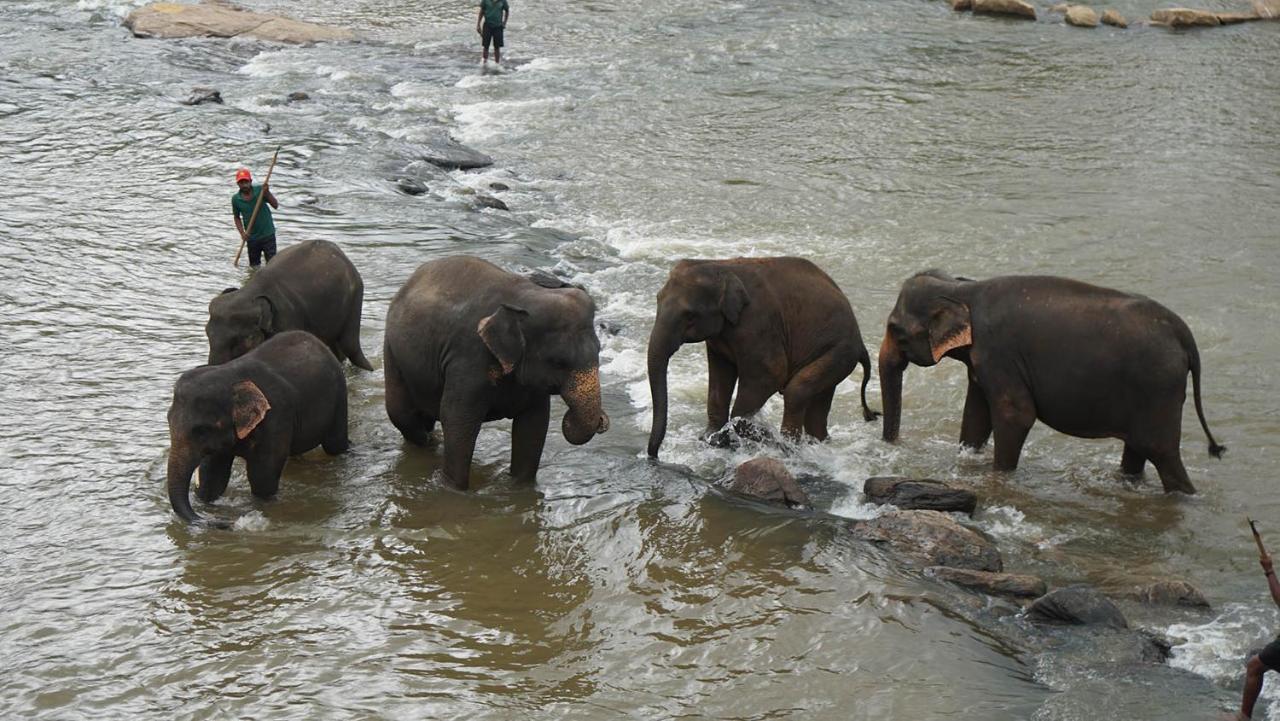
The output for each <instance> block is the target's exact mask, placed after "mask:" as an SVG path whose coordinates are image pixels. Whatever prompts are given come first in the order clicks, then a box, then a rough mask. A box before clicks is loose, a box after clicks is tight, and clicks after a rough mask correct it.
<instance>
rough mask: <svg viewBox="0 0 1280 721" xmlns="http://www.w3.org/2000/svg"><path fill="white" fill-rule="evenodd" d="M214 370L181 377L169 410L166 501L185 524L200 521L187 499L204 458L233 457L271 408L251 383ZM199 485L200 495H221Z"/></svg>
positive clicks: (208, 368) (200, 369)
mask: <svg viewBox="0 0 1280 721" xmlns="http://www.w3.org/2000/svg"><path fill="white" fill-rule="evenodd" d="M217 370H218V368H217V367H213V366H205V367H204V368H197V369H196V370H193V371H189V372H187V373H185V374H183V376H182V377H181V378H179V379H178V383H177V385H176V386H174V390H173V404H172V405H170V406H169V468H168V478H167V485H168V490H169V503H170V505H172V506H173V510H174V512H175V513H177V514H178V516H180V517H181V518H182V519H183V520H185V521H187V522H189V523H198V522H202V520H203V519H201V518H200V516H199V515H197V514H196V512H195V510H193V509H192V508H191V500H190V497H189V495H190V491H191V476H192V474H193V473H194V472H195V469H196V467H197V466H199V465H200V462H201V461H202V460H203V459H205V458H208V457H210V456H213V455H221V454H229V453H231V452H232V451H233V449H234V448H235V445H236V443H237V442H239V441H242V440H244V439H245V438H247V437H248V436H249V434H250V433H252V432H253V430H254V429H255V428H257V427H258V424H259V423H261V422H262V420H263V419H264V418H265V417H266V415H267V413H268V411H270V410H271V404H270V403H269V402H268V401H267V398H266V396H265V395H263V393H262V390H261V389H260V388H258V386H257V384H255V383H254V382H253V381H251V380H239V381H234V382H231V383H228V382H226V381H227V379H226V378H225V374H223V373H218V372H216V371H217ZM203 481H204V479H202V483H201V488H200V490H199V493H200V494H201V496H202V497H203V498H205V499H206V500H211V499H213V498H216V497H217V496H218V495H220V494H221V493H222V490H223V489H222V488H212V487H209V486H208V485H207V484H206V483H204V482H203ZM215 525H224V524H215Z"/></svg>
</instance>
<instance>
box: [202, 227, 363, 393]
mask: <svg viewBox="0 0 1280 721" xmlns="http://www.w3.org/2000/svg"><path fill="white" fill-rule="evenodd" d="M363 304H364V281H363V280H362V279H361V278H360V273H359V272H357V271H356V267H355V266H354V265H352V264H351V261H350V260H348V259H347V256H346V255H345V254H344V253H343V252H342V250H341V249H339V248H338V246H337V245H335V244H333V243H330V242H329V241H327V240H305V241H303V242H301V243H298V244H297V245H293V246H290V247H288V248H285V249H284V250H283V251H281V252H280V254H279V255H277V256H276V257H275V258H274V259H273V260H272V261H271V262H270V263H268V264H267V266H266V267H265V268H263V269H262V270H260V271H258V272H257V274H255V275H254V276H253V277H252V278H250V279H249V282H247V283H245V284H244V287H243V288H238V289H237V288H228V289H226V290H224V291H222V294H221V295H219V296H217V297H215V298H214V299H213V300H212V301H210V302H209V322H208V323H207V324H205V327H204V332H205V335H207V336H208V337H209V362H210V363H226V362H227V361H229V360H231V359H232V358H235V357H236V356H239V355H243V354H245V353H247V352H248V351H249V350H250V349H251V348H253V347H254V346H256V345H258V344H259V343H261V342H262V341H264V340H266V339H267V338H270V337H271V336H273V335H275V334H276V333H280V332H283V331H286V330H305V331H307V332H309V333H313V334H315V336H316V337H317V338H319V339H320V340H322V341H324V342H325V344H326V345H328V346H329V348H330V349H332V350H333V354H334V355H335V356H337V357H338V358H339V359H341V358H343V357H346V358H350V359H351V362H352V363H353V364H354V365H356V366H357V367H360V368H363V369H365V370H373V366H372V365H371V364H370V363H369V360H368V359H367V358H365V357H364V351H362V350H360V312H361V307H362V306H363Z"/></svg>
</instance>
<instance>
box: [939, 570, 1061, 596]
mask: <svg viewBox="0 0 1280 721" xmlns="http://www.w3.org/2000/svg"><path fill="white" fill-rule="evenodd" d="M925 573H926V574H928V575H930V576H933V577H934V578H937V579H941V580H943V581H949V582H951V583H954V584H956V585H957V586H964V587H965V588H973V589H977V590H979V591H982V592H983V593H988V594H991V595H993V596H1015V597H1019V598H1035V597H1037V596H1043V595H1044V593H1045V591H1047V590H1048V586H1046V585H1045V582H1044V580H1043V579H1041V578H1040V577H1039V576H1027V575H1022V574H1017V573H993V572H991V571H974V570H970V569H965V568H948V567H946V566H930V567H929V568H926V569H925Z"/></svg>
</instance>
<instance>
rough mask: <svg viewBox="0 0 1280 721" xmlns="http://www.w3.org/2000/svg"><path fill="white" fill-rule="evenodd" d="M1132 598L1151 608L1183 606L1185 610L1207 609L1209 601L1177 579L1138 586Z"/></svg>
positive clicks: (1189, 585)
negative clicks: (1151, 606) (1149, 605)
mask: <svg viewBox="0 0 1280 721" xmlns="http://www.w3.org/2000/svg"><path fill="white" fill-rule="evenodd" d="M1133 596H1134V597H1135V598H1137V599H1138V600H1139V601H1142V602H1143V603H1148V604H1151V605H1153V606H1185V607H1187V608H1209V601H1208V599H1206V598H1205V597H1204V594H1203V593H1201V592H1200V589H1198V588H1196V587H1195V586H1193V585H1191V584H1190V583H1188V582H1186V581H1183V580H1181V579H1177V578H1170V579H1164V580H1160V581H1153V582H1151V583H1148V584H1146V585H1143V586H1139V587H1138V588H1137V589H1136V590H1135V591H1134V593H1133Z"/></svg>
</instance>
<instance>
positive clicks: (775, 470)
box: [727, 457, 809, 508]
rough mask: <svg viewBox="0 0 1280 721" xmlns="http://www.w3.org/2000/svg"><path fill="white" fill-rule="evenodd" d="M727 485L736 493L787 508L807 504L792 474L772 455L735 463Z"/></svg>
mask: <svg viewBox="0 0 1280 721" xmlns="http://www.w3.org/2000/svg"><path fill="white" fill-rule="evenodd" d="M727 488H728V489H729V490H730V491H733V492H734V493H737V494H739V495H743V496H747V497H749V498H754V499H756V500H759V501H764V502H765V503H771V504H773V505H776V506H785V507H787V508H800V507H808V506H809V497H808V496H807V495H805V492H804V490H803V489H801V488H800V485H799V484H798V483H796V479H795V477H793V476H792V475H791V472H790V471H788V470H787V467H786V466H784V465H782V462H781V461H779V460H777V459H775V458H767V457H762V458H753V459H751V460H749V461H747V462H746V463H743V464H742V465H740V466H738V467H737V469H735V470H734V472H733V480H732V481H730V482H729V484H728V486H727Z"/></svg>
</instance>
